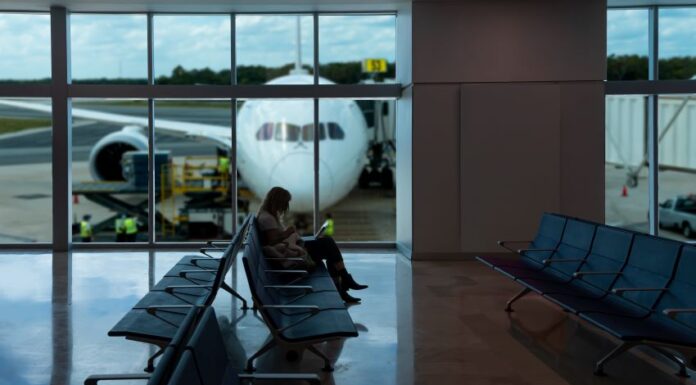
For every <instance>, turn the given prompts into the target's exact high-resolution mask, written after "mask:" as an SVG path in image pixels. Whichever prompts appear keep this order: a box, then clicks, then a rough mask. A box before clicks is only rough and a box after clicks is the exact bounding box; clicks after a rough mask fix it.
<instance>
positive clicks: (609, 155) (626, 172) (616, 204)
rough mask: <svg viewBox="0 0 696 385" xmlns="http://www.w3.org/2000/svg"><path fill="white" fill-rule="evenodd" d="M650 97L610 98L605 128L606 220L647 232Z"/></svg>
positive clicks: (620, 96)
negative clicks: (648, 113)
mask: <svg viewBox="0 0 696 385" xmlns="http://www.w3.org/2000/svg"><path fill="white" fill-rule="evenodd" d="M646 104H647V97H646V96H643V95H608V96H607V97H606V128H605V146H606V149H605V162H606V164H605V219H606V223H607V224H609V225H612V226H619V227H624V228H628V229H631V230H635V231H641V232H648V229H649V227H648V166H647V153H646V151H647V125H646V121H647V119H646Z"/></svg>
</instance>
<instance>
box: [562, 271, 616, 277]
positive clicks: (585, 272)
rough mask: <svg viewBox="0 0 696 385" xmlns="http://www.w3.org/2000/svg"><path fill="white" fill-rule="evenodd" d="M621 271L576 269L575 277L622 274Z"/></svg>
mask: <svg viewBox="0 0 696 385" xmlns="http://www.w3.org/2000/svg"><path fill="white" fill-rule="evenodd" d="M621 274H623V273H622V272H620V271H576V272H575V273H573V277H582V276H583V275H621Z"/></svg>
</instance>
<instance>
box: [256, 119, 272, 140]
mask: <svg viewBox="0 0 696 385" xmlns="http://www.w3.org/2000/svg"><path fill="white" fill-rule="evenodd" d="M271 138H273V123H264V124H262V125H261V128H259V130H258V131H256V140H271Z"/></svg>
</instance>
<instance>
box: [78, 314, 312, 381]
mask: <svg viewBox="0 0 696 385" xmlns="http://www.w3.org/2000/svg"><path fill="white" fill-rule="evenodd" d="M241 366H243V363H242V365H241ZM133 379H142V380H148V381H147V384H148V385H164V384H167V385H238V384H240V383H241V382H242V381H255V380H263V381H275V382H280V383H287V382H289V381H306V382H308V383H310V384H314V385H318V384H319V383H320V382H319V377H318V376H317V375H316V374H246V373H242V372H241V368H240V365H238V364H237V363H235V362H234V361H232V360H230V359H229V358H228V355H227V349H226V348H225V344H224V339H223V336H222V333H221V332H220V326H219V324H218V322H217V317H216V315H215V310H214V309H213V307H211V306H209V307H197V306H196V307H191V308H189V309H188V310H187V312H186V315H185V317H184V319H183V320H182V322H181V324H180V325H179V328H178V330H177V333H176V334H175V335H174V336H173V338H172V340H171V341H170V343H169V344H167V346H166V347H165V348H164V353H163V354H162V358H160V360H159V362H158V363H157V366H156V368H155V369H154V372H153V373H152V375H148V374H142V373H138V374H119V375H93V376H90V377H88V378H87V379H86V380H85V382H84V383H85V385H96V384H97V383H98V382H100V381H113V380H133Z"/></svg>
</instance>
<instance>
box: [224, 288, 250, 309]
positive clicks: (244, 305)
mask: <svg viewBox="0 0 696 385" xmlns="http://www.w3.org/2000/svg"><path fill="white" fill-rule="evenodd" d="M220 287H221V288H222V289H223V290H225V291H226V292H228V293H230V294H232V296H233V297H235V298H237V299H239V300H240V301H242V310H248V309H249V306H247V301H246V300H245V299H244V298H242V296H241V295H239V293H237V291H235V290H234V289H233V288H231V287H230V285H228V284H227V282H223V283H222V284H221V285H220Z"/></svg>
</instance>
